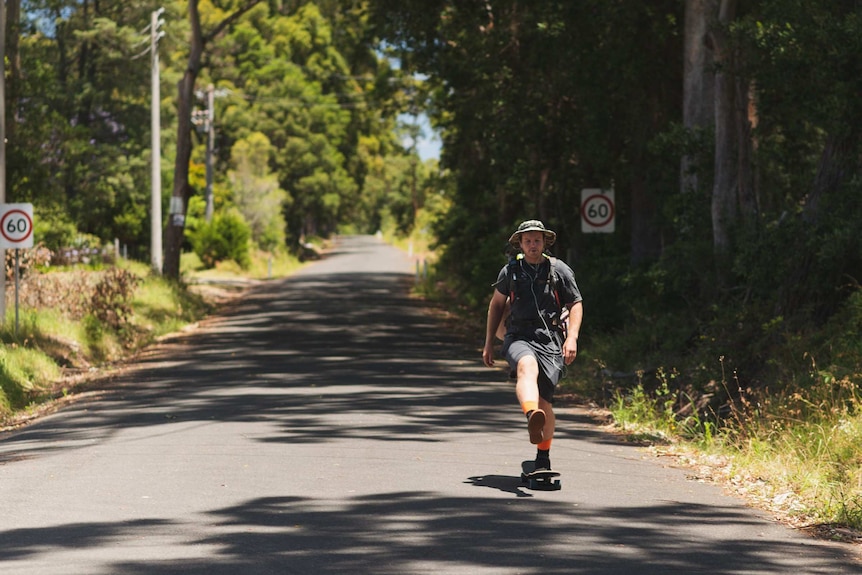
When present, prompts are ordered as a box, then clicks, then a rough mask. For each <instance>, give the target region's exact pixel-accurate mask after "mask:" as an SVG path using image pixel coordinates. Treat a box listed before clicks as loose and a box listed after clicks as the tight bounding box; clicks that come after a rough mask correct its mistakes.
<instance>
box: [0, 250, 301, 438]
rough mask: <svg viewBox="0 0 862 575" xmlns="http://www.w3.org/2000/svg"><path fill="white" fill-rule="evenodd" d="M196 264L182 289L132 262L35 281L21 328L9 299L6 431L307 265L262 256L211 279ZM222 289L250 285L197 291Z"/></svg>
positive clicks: (0, 376) (1, 386) (187, 264)
mask: <svg viewBox="0 0 862 575" xmlns="http://www.w3.org/2000/svg"><path fill="white" fill-rule="evenodd" d="M195 259H196V258H195V256H194V255H193V254H183V256H182V258H181V274H182V278H183V281H182V282H180V283H176V282H172V281H169V280H167V279H165V278H163V277H161V276H159V275H157V274H154V273H152V271H151V270H150V268H149V266H148V265H147V264H144V263H140V262H133V261H129V260H121V261H120V262H118V263H117V265H116V266H103V265H93V266H77V267H74V268H62V269H59V270H52V269H49V270H41V271H39V272H31V275H30V276H28V277H24V278H22V282H21V285H22V289H23V295H24V296H25V297H24V298H23V301H22V302H21V305H20V306H19V308H18V310H17V315H18V321H17V322H16V309H15V303H14V302H15V299H14V295H13V294H14V292H13V289H14V288H12V289H9V290H8V291H9V292H10V293H8V294H7V307H6V321H5V323H4V324H3V325H2V326H0V428H2V427H4V426H9V425H14V423H15V422H16V421H18V420H20V419H21V418H26V417H27V416H28V415H29V414H31V413H33V412H35V411H37V410H38V409H40V407H42V406H44V405H45V404H48V403H50V402H52V401H54V400H56V399H58V398H61V397H63V396H65V395H68V394H70V393H74V392H75V390H76V388H77V387H79V386H80V385H82V382H81V378H80V377H79V376H80V375H81V374H87V373H93V372H99V371H100V370H102V369H104V368H106V367H109V366H111V365H113V364H115V363H118V362H122V361H123V360H125V359H128V358H130V357H132V356H133V355H134V354H136V353H138V352H139V351H141V350H142V349H144V348H145V347H147V346H148V345H150V344H152V343H154V342H155V341H157V340H158V339H159V338H161V337H163V336H165V335H167V334H170V333H174V332H177V331H179V330H181V329H183V328H184V327H185V326H188V325H189V324H193V323H195V322H197V321H199V320H201V319H203V318H204V317H206V316H207V315H208V314H210V313H212V312H213V311H214V310H215V307H216V305H217V302H219V301H224V300H225V299H230V298H232V297H236V296H237V295H238V294H240V293H241V290H242V289H243V286H244V285H246V284H244V283H243V281H245V280H247V278H249V277H252V278H259V279H261V280H265V279H267V278H277V277H284V276H285V275H288V274H289V273H291V272H292V271H294V270H295V269H297V268H298V267H300V266H301V265H302V264H301V263H300V262H299V261H298V260H297V259H296V258H293V257H290V256H287V255H280V256H270V255H269V254H265V253H263V252H258V253H255V254H254V255H253V257H252V264H251V266H250V268H249V269H246V270H242V269H240V268H239V267H238V266H235V267H232V266H230V265H223V266H220V267H218V268H216V270H214V271H213V270H203V269H202V267H201V266H200V262H199V261H198V262H197V263H196V262H195ZM224 279H234V280H243V281H238V282H237V283H238V284H239V285H240V287H239V288H237V287H236V286H233V287H229V288H224V289H221V290H220V293H219V295H218V296H213V295H212V293H211V292H206V291H205V290H202V289H198V288H199V287H200V286H198V285H196V284H206V283H207V282H213V281H215V282H218V281H221V280H224Z"/></svg>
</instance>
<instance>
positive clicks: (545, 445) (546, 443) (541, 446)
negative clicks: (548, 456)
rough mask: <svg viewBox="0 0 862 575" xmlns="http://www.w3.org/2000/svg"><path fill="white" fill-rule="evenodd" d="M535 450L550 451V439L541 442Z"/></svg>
mask: <svg viewBox="0 0 862 575" xmlns="http://www.w3.org/2000/svg"><path fill="white" fill-rule="evenodd" d="M536 448H537V449H541V450H542V451H548V450H549V449H551V440H550V439H546V440H545V441H543V442H542V443H540V444H538V445H537V446H536Z"/></svg>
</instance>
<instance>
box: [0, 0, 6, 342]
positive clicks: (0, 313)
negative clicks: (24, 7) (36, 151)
mask: <svg viewBox="0 0 862 575" xmlns="http://www.w3.org/2000/svg"><path fill="white" fill-rule="evenodd" d="M5 203H6V0H0V204H5ZM0 262H2V266H3V273H0V326H4V325H6V250H5V249H4V248H0Z"/></svg>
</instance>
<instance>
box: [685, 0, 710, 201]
mask: <svg viewBox="0 0 862 575" xmlns="http://www.w3.org/2000/svg"><path fill="white" fill-rule="evenodd" d="M717 11H718V4H717V0H686V3H685V40H684V54H683V87H682V92H683V96H682V97H683V103H682V121H683V126H685V128H686V130H694V129H697V128H706V129H709V128H712V127H713V126H714V125H715V104H714V102H715V73H714V72H713V70H712V51H711V50H710V49H709V46H708V43H707V34H708V32H709V25H710V23H711V22H712V21H713V20H714V18H715V14H717ZM700 183H701V182H699V181H698V175H697V173H696V171H695V168H694V166H693V165H692V159H691V158H690V157H688V156H683V158H682V161H681V163H680V189H681V190H682V191H683V192H686V191H692V190H697V189H698V186H699V185H700Z"/></svg>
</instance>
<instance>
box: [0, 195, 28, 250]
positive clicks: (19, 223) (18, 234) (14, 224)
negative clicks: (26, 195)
mask: <svg viewBox="0 0 862 575" xmlns="http://www.w3.org/2000/svg"><path fill="white" fill-rule="evenodd" d="M32 247H33V204H0V248H32Z"/></svg>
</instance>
